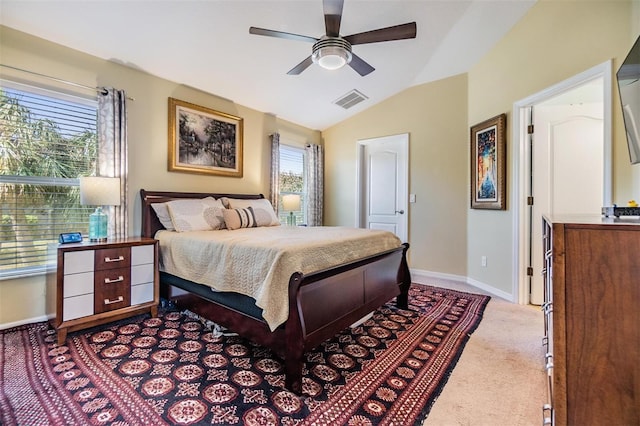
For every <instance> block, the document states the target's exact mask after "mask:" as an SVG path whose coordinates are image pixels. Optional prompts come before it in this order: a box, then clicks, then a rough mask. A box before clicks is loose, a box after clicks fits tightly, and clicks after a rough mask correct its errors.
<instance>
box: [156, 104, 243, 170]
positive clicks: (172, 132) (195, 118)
mask: <svg viewBox="0 0 640 426" xmlns="http://www.w3.org/2000/svg"><path fill="white" fill-rule="evenodd" d="M242 144H243V120H242V118H240V117H236V116H234V115H231V114H226V113H223V112H219V111H215V110H212V109H209V108H205V107H202V106H199V105H195V104H192V103H189V102H184V101H180V100H178V99H174V98H169V157H168V168H169V171H170V172H185V173H198V174H206V175H216V176H228V177H242Z"/></svg>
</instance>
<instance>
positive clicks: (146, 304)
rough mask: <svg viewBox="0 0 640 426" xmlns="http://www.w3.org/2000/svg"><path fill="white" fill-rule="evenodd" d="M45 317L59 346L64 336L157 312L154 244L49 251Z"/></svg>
mask: <svg viewBox="0 0 640 426" xmlns="http://www.w3.org/2000/svg"><path fill="white" fill-rule="evenodd" d="M53 254H54V255H55V256H56V257H57V262H56V268H55V270H54V271H51V273H50V274H49V275H48V283H47V312H48V313H49V315H50V316H52V319H51V323H52V325H53V327H54V328H55V329H56V331H57V334H58V344H60V345H62V344H64V342H65V340H66V337H67V332H68V331H74V330H79V329H83V328H87V327H93V326H95V325H98V324H102V323H105V322H110V321H115V320H118V319H121V318H125V317H128V316H132V315H137V314H141V313H144V312H150V313H151V315H153V316H156V315H157V312H158V301H159V287H158V279H159V274H158V242H157V241H156V240H154V239H152V238H127V239H122V240H112V241H107V242H101V243H79V244H61V245H56V246H55V247H53Z"/></svg>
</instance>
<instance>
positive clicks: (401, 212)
mask: <svg viewBox="0 0 640 426" xmlns="http://www.w3.org/2000/svg"><path fill="white" fill-rule="evenodd" d="M396 213H400V214H404V210H396Z"/></svg>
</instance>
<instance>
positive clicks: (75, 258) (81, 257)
mask: <svg viewBox="0 0 640 426" xmlns="http://www.w3.org/2000/svg"><path fill="white" fill-rule="evenodd" d="M93 258H94V254H93V250H83V251H71V252H68V253H65V254H64V275H68V274H77V273H79V272H93Z"/></svg>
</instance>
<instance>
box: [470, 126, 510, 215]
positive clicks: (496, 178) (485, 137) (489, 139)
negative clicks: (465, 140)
mask: <svg viewBox="0 0 640 426" xmlns="http://www.w3.org/2000/svg"><path fill="white" fill-rule="evenodd" d="M506 127H507V115H506V114H500V115H497V116H495V117H493V118H490V119H488V120H485V121H483V122H482V123H478V124H476V125H475V126H473V127H471V208H472V209H490V210H505V209H506V202H505V200H506V186H507V185H506V177H505V173H506V162H507V152H506V149H507V143H506V138H505V132H506Z"/></svg>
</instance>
